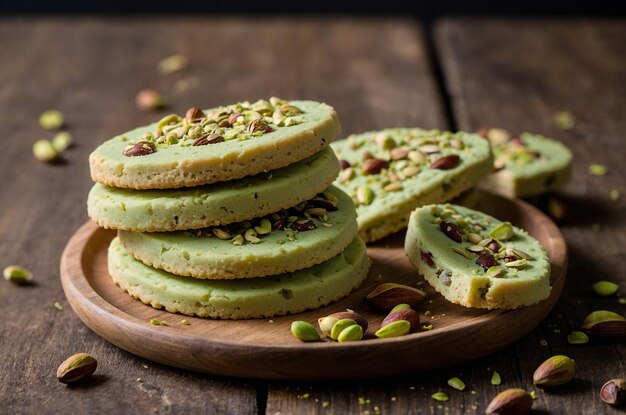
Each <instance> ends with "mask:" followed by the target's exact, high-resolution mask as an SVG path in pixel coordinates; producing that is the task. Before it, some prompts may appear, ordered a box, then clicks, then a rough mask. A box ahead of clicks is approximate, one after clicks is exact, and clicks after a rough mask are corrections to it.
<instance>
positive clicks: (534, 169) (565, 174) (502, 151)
mask: <svg viewBox="0 0 626 415" xmlns="http://www.w3.org/2000/svg"><path fill="white" fill-rule="evenodd" d="M480 133H481V134H482V135H483V136H484V137H485V138H487V139H488V140H489V141H490V142H491V147H492V149H493V154H494V157H495V161H494V172H493V173H492V174H490V175H489V176H487V177H485V179H483V180H482V181H481V182H480V187H482V188H484V189H488V190H490V191H493V192H495V193H499V194H501V195H504V196H508V197H527V196H534V195H538V194H541V193H546V192H548V191H551V190H556V189H558V188H561V187H563V186H564V185H565V184H566V183H567V182H568V181H569V179H570V175H571V169H572V153H571V152H570V151H569V150H568V148H567V147H565V146H564V145H563V144H561V143H559V142H558V141H556V140H552V139H550V138H546V137H544V136H542V135H538V134H530V133H522V134H521V135H520V136H519V137H516V136H512V135H511V134H510V133H509V132H508V131H506V130H503V129H500V128H491V129H484V130H481V131H480Z"/></svg>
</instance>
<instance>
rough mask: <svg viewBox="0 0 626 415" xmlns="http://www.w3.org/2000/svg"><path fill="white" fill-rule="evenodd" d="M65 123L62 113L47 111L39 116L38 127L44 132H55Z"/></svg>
mask: <svg viewBox="0 0 626 415" xmlns="http://www.w3.org/2000/svg"><path fill="white" fill-rule="evenodd" d="M64 123H65V120H64V117H63V113H61V111H57V110H47V111H44V112H42V113H41V115H40V116H39V125H40V126H41V128H43V129H45V130H56V129H57V128H61V127H63V124H64Z"/></svg>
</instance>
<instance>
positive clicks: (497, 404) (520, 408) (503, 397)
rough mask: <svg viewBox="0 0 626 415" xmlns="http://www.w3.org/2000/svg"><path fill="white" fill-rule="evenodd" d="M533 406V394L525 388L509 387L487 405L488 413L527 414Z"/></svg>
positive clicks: (503, 414)
mask: <svg viewBox="0 0 626 415" xmlns="http://www.w3.org/2000/svg"><path fill="white" fill-rule="evenodd" d="M532 406H533V398H532V396H531V395H530V394H529V393H528V392H526V391H525V390H524V389H517V388H513V389H507V390H505V391H503V392H500V393H499V394H497V395H496V397H495V398H493V400H492V401H491V402H490V403H489V405H488V406H487V410H486V411H485V412H486V414H487V415H526V414H529V413H530V410H531V408H532Z"/></svg>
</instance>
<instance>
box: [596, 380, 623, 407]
mask: <svg viewBox="0 0 626 415" xmlns="http://www.w3.org/2000/svg"><path fill="white" fill-rule="evenodd" d="M600 399H602V401H604V402H606V403H608V404H609V405H613V406H622V405H624V403H626V380H624V379H611V380H609V381H608V382H606V383H605V384H604V385H602V388H600Z"/></svg>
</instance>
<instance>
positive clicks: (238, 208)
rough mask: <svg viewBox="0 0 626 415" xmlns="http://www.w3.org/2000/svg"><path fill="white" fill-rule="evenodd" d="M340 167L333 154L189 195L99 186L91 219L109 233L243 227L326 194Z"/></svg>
mask: <svg viewBox="0 0 626 415" xmlns="http://www.w3.org/2000/svg"><path fill="white" fill-rule="evenodd" d="M338 172H339V165H338V164H337V158H336V157H335V154H334V153H333V151H332V150H331V149H330V148H325V149H324V150H322V151H320V152H318V153H316V154H314V155H313V156H311V157H309V158H307V159H305V160H302V161H299V162H297V163H294V164H291V165H289V166H287V167H282V168H280V169H277V170H272V171H270V172H267V173H260V174H257V175H256V176H251V177H244V178H243V179H239V180H231V181H228V182H220V183H213V184H209V185H205V186H197V187H191V188H185V189H160V190H135V189H121V188H117V187H109V186H105V185H103V184H100V183H96V184H95V185H94V186H93V188H92V189H91V191H90V192H89V197H88V198H87V210H88V213H89V217H90V218H91V219H92V220H93V221H94V222H96V223H98V225H100V226H101V227H103V228H107V229H122V230H127V231H134V232H161V231H176V230H188V229H199V228H205V227H209V226H219V225H224V224H228V223H233V222H240V221H244V220H248V219H252V218H255V217H258V216H263V215H267V214H269V213H273V212H276V211H278V210H281V209H286V208H288V207H291V206H295V205H297V204H299V203H301V202H303V201H305V200H308V199H311V198H313V197H314V196H315V195H316V194H318V193H320V192H323V191H324V190H325V189H326V188H327V187H328V186H330V184H331V183H332V182H333V180H335V178H336V177H337V173H338Z"/></svg>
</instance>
